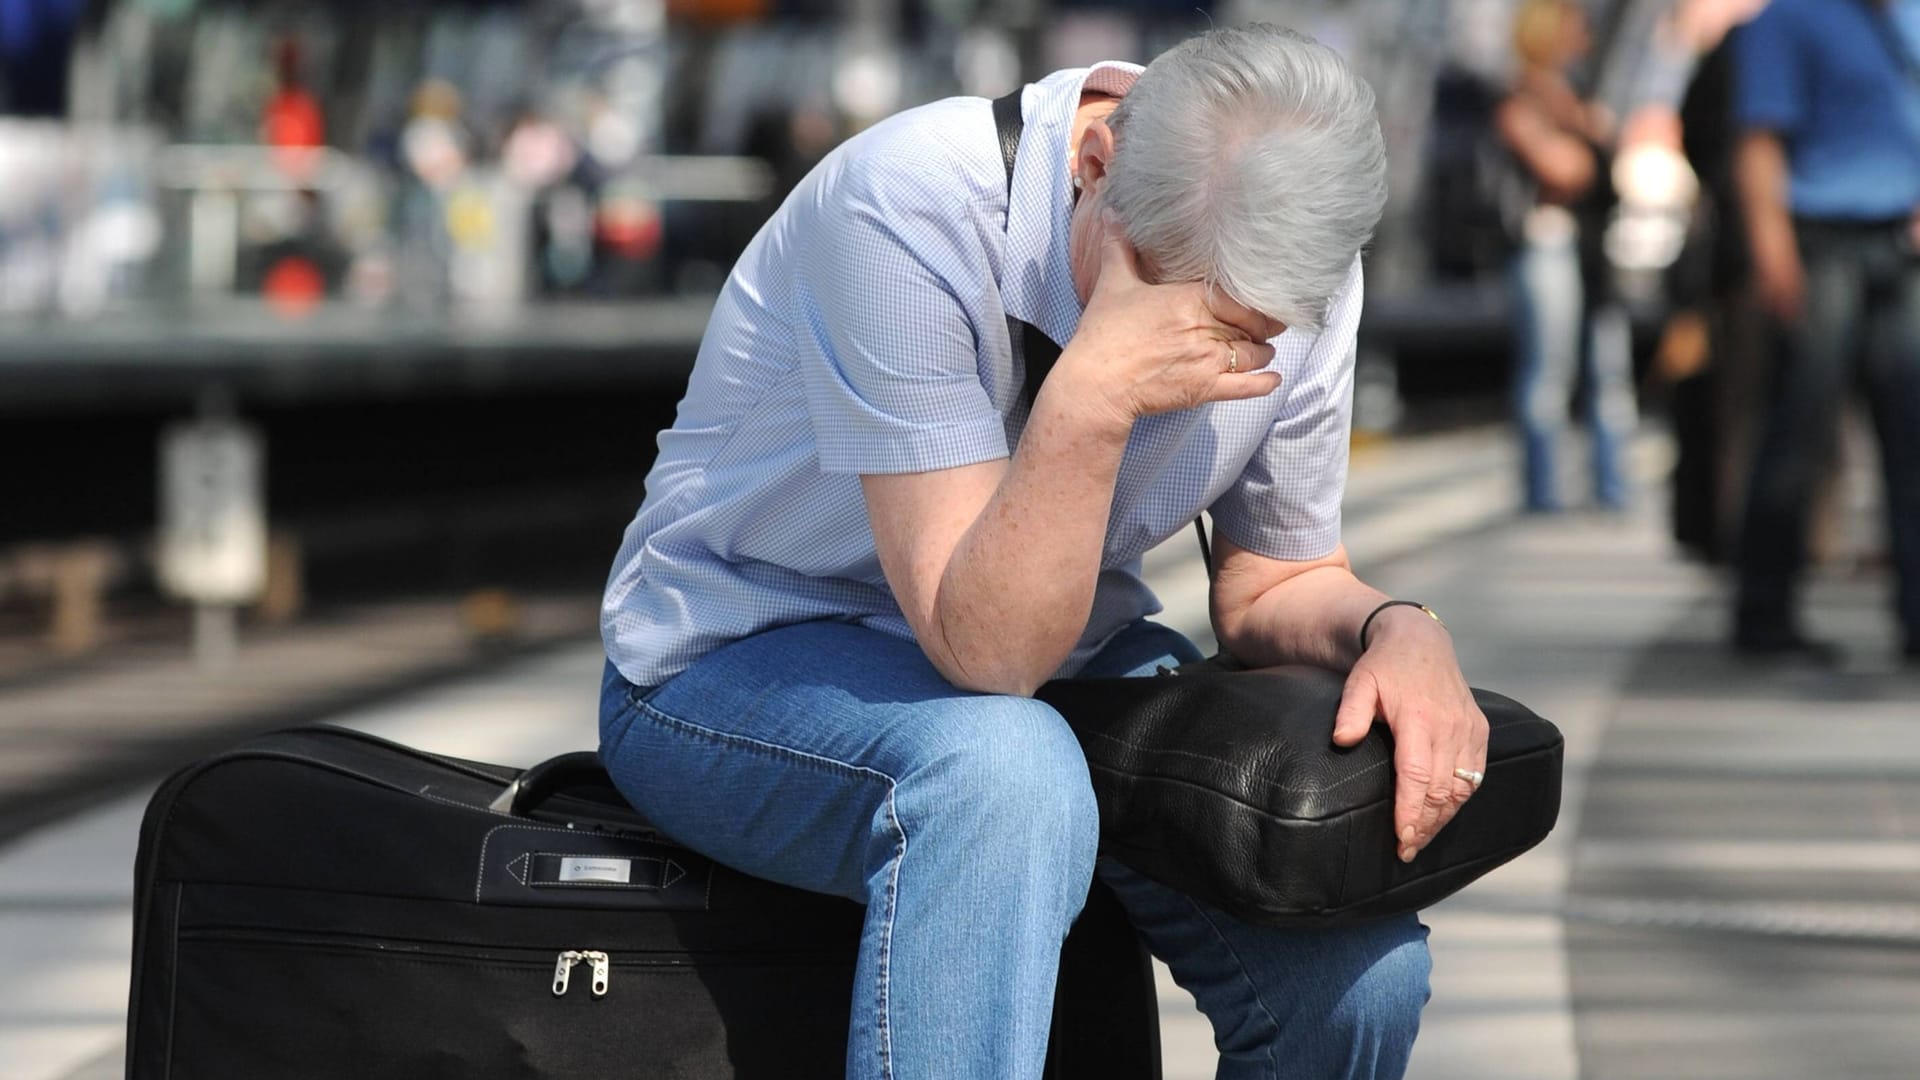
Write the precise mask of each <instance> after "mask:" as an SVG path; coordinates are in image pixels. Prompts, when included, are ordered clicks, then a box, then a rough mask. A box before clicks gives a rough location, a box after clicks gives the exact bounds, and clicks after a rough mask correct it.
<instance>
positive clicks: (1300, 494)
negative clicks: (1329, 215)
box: [1209, 258, 1365, 562]
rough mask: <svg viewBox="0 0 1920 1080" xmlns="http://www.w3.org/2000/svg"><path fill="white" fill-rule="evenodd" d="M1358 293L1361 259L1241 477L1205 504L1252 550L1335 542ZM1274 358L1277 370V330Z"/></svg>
mask: <svg viewBox="0 0 1920 1080" xmlns="http://www.w3.org/2000/svg"><path fill="white" fill-rule="evenodd" d="M1364 299H1365V284H1364V282H1363V279H1362V277H1361V272H1360V260H1359V259H1358V258H1355V259H1354V262H1353V269H1352V270H1351V271H1349V272H1348V275H1347V283H1346V284H1345V285H1344V286H1342V287H1341V290H1340V292H1339V293H1338V294H1337V295H1335V297H1334V299H1333V302H1332V304H1331V305H1329V317H1328V319H1327V325H1326V329H1324V330H1323V331H1321V333H1320V335H1319V336H1318V337H1317V338H1314V339H1313V341H1312V343H1311V344H1310V345H1308V346H1306V349H1307V354H1306V357H1305V359H1304V360H1303V361H1302V362H1301V363H1300V365H1299V367H1298V370H1297V373H1296V374H1294V376H1293V380H1294V383H1293V389H1292V392H1291V393H1288V394H1287V397H1286V400H1285V401H1284V402H1283V403H1282V404H1281V405H1280V411H1279V415H1278V416H1277V417H1275V419H1274V421H1273V427H1272V429H1271V430H1270V431H1269V432H1268V433H1267V437H1266V439H1265V440H1263V441H1262V442H1261V444H1260V447H1259V449H1257V450H1255V451H1254V454H1253V457H1252V458H1251V459H1249V460H1248V462H1247V464H1246V467H1245V468H1244V469H1243V470H1241V473H1240V477H1239V479H1238V480H1236V481H1235V482H1234V484H1233V486H1232V487H1231V488H1229V489H1228V490H1227V492H1226V493H1225V494H1224V495H1222V496H1221V497H1220V498H1219V499H1217V500H1215V502H1214V504H1213V505H1212V506H1211V507H1210V508H1209V510H1210V512H1211V513H1212V514H1213V521H1214V525H1215V527H1216V528H1218V529H1219V530H1220V532H1221V533H1222V534H1224V535H1225V536H1226V537H1227V538H1228V539H1230V540H1232V541H1233V542H1234V543H1235V544H1238V545H1239V546H1241V547H1243V548H1246V549H1247V550H1248V551H1251V552H1253V553H1255V554H1256V555H1265V556H1266V557H1267V558H1269V559H1282V560H1285V561H1288V562H1301V561H1306V560H1310V559H1319V558H1324V557H1325V556H1327V555H1330V554H1332V553H1333V551H1334V549H1335V548H1337V547H1339V546H1340V503H1341V501H1342V500H1343V499H1344V498H1345V496H1346V490H1347V449H1348V441H1349V439H1350V438H1351V434H1352V428H1353V366H1354V359H1355V357H1356V355H1357V346H1356V335H1357V334H1358V331H1359V328H1360V308H1361V305H1362V303H1363V301H1364ZM1276 347H1277V348H1279V349H1280V350H1281V356H1278V357H1276V358H1275V363H1276V365H1277V366H1278V369H1279V370H1281V372H1282V375H1283V376H1284V375H1285V374H1286V368H1287V367H1288V365H1286V364H1285V362H1284V360H1283V359H1282V357H1284V354H1285V350H1286V347H1287V339H1286V337H1285V336H1284V335H1283V336H1282V337H1281V338H1280V339H1279V340H1278V341H1277V342H1276Z"/></svg>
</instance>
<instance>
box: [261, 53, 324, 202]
mask: <svg viewBox="0 0 1920 1080" xmlns="http://www.w3.org/2000/svg"><path fill="white" fill-rule="evenodd" d="M274 68H275V73H276V78H275V82H276V83H277V84H278V85H277V87H276V88H275V90H274V92H273V96H272V97H271V98H269V99H267V108H266V112H265V113H264V114H262V116H261V119H260V141H261V142H264V143H266V144H267V145H268V146H271V147H273V148H274V149H275V150H276V151H279V152H277V153H275V154H274V163H275V164H276V165H278V166H279V168H280V170H281V171H282V172H284V173H286V174H287V175H289V176H292V177H295V178H304V177H305V176H307V175H309V174H310V173H312V172H313V171H314V169H315V168H316V167H317V166H318V164H319V155H317V154H311V153H307V152H306V151H309V150H312V149H313V148H315V147H320V146H325V145H326V144H327V118H326V115H325V114H324V113H322V112H321V110H320V102H319V101H318V100H317V99H315V98H314V96H313V95H312V94H310V93H308V92H307V88H306V87H305V86H304V85H303V84H302V82H301V79H300V43H299V42H297V41H294V40H293V39H291V38H285V39H282V40H281V41H280V42H279V43H278V44H277V45H276V46H275V47H274Z"/></svg>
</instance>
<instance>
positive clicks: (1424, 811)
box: [1393, 732, 1437, 862]
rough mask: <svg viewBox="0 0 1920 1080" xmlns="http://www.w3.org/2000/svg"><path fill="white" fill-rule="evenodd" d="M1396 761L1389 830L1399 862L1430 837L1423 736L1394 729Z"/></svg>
mask: <svg viewBox="0 0 1920 1080" xmlns="http://www.w3.org/2000/svg"><path fill="white" fill-rule="evenodd" d="M1395 735H1396V736H1397V741H1396V743H1395V745H1396V746H1398V747H1399V751H1398V753H1397V755H1396V756H1397V757H1398V758H1399V761H1398V762H1397V763H1396V768H1395V770H1394V771H1395V774H1396V775H1395V782H1394V785H1393V829H1394V838H1395V839H1396V840H1398V841H1399V848H1400V861H1401V862H1412V861H1413V857H1414V856H1415V855H1417V854H1419V853H1420V849H1421V848H1423V847H1425V846H1426V844H1427V841H1428V840H1430V839H1432V838H1433V821H1434V819H1435V817H1436V816H1437V813H1436V808H1435V807H1434V806H1433V805H1432V802H1431V794H1432V791H1433V782H1434V775H1433V747H1432V746H1431V745H1429V744H1428V743H1427V741H1426V740H1425V739H1409V738H1406V737H1405V734H1404V733H1403V732H1396V733H1395Z"/></svg>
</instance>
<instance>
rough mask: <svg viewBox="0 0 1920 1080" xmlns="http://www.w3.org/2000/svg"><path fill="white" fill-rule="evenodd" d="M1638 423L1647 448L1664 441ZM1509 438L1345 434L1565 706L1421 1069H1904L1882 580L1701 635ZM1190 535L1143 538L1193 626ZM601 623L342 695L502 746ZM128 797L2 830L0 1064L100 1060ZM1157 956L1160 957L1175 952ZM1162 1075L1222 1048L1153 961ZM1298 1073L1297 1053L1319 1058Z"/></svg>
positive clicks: (1617, 519)
mask: <svg viewBox="0 0 1920 1080" xmlns="http://www.w3.org/2000/svg"><path fill="white" fill-rule="evenodd" d="M1659 464H1660V463H1659V460H1658V453H1657V448H1656V449H1655V450H1654V451H1653V452H1652V453H1651V454H1650V456H1649V457H1648V458H1647V459H1646V460H1645V461H1644V462H1643V465H1644V466H1645V468H1646V469H1647V470H1648V471H1649V472H1650V473H1651V472H1653V471H1655V470H1657V468H1658V467H1659ZM1515 472H1516V470H1515V469H1514V467H1513V463H1512V461H1511V454H1510V451H1509V449H1508V448H1507V445H1506V440H1505V439H1504V437H1503V436H1501V435H1500V434H1499V433H1497V432H1483V433H1478V434H1473V435H1467V436H1456V437H1450V438H1445V439H1438V440H1426V441H1419V442H1408V443H1397V444H1392V445H1389V446H1386V447H1383V448H1376V449H1373V450H1370V451H1367V452H1365V453H1362V454H1361V455H1359V456H1357V457H1356V462H1355V469H1354V476H1353V483H1352V491H1351V497H1350V500H1349V506H1350V515H1349V522H1348V529H1347V534H1348V538H1349V543H1350V546H1351V548H1352V550H1353V552H1354V555H1355V559H1356V562H1357V563H1358V565H1359V566H1360V569H1361V571H1362V574H1363V576H1365V577H1368V578H1369V579H1370V580H1372V581H1374V582H1375V583H1376V584H1378V585H1380V586H1381V587H1382V588H1384V589H1386V590H1387V591H1389V592H1391V593H1393V594H1395V595H1399V596H1405V597H1409V598H1413V599H1419V600H1421V601H1424V602H1426V603H1428V604H1431V605H1432V606H1434V607H1435V608H1436V609H1437V610H1439V611H1440V612H1441V613H1442V614H1443V615H1445V616H1446V618H1447V621H1448V625H1449V627H1450V628H1451V629H1452V631H1453V633H1454V635H1455V638H1456V640H1457V641H1458V643H1459V648H1460V652H1461V656H1462V660H1463V663H1464V665H1465V667H1466V669H1467V673H1468V675H1469V678H1470V679H1471V680H1472V681H1473V682H1474V683H1475V684H1476V685H1481V686H1487V687H1490V688H1495V689H1499V690H1501V691H1503V692H1505V693H1508V694H1511V695H1513V696H1515V697H1517V698H1519V699H1521V700H1523V701H1525V702H1527V703H1528V704H1529V705H1531V706H1532V707H1534V708H1535V709H1536V710H1537V711H1539V712H1540V713H1542V714H1543V715H1545V716H1547V717H1549V718H1551V719H1553V720H1554V721H1555V722H1557V723H1558V724H1560V726H1561V727H1562V729H1563V730H1564V731H1565V732H1566V734H1567V738H1568V766H1569V771H1568V776H1567V788H1566V799H1565V804H1564V810H1563V816H1562V820H1561V825H1560V827H1559V829H1558V830H1557V831H1556V833H1555V835H1554V836H1553V837H1552V838H1550V839H1549V841H1548V842H1547V843H1546V844H1544V845H1543V846H1542V847H1541V848H1539V849H1538V850H1536V851H1534V852H1532V853H1530V854H1528V855H1527V856H1525V857H1523V858H1521V859H1520V860H1518V861H1516V862H1515V863H1513V864H1511V865H1509V866H1507V867H1505V868H1502V869H1501V870H1499V871H1497V872H1495V873H1494V874H1492V875H1490V876H1489V877H1487V878H1486V879H1484V880H1482V881H1481V882H1479V883H1477V884H1476V885H1474V886H1473V887H1471V888H1469V889H1468V890H1467V891H1465V892H1464V893H1462V894H1461V895H1459V896H1458V897H1456V898H1454V899H1453V900H1450V901H1448V902H1447V903H1444V904H1442V905H1440V906H1438V907H1436V908H1434V909H1432V910H1431V911H1430V912H1428V915H1427V921H1428V922H1429V923H1430V925H1431V926H1432V927H1433V930H1434V933H1433V939H1432V941H1433V950H1434V959H1435V974H1434V998H1433V1001H1432V1003H1431V1004H1430V1005H1429V1007H1428V1010H1427V1013H1426V1019H1425V1026H1424V1030H1423V1034H1422V1037H1421V1040H1420V1043H1419V1044H1418V1046H1417V1048H1416V1054H1415V1061H1414V1065H1413V1068H1412V1070H1411V1072H1410V1075H1411V1076H1413V1077H1416V1078H1418V1080H1453V1078H1461V1080H1465V1078H1469V1077H1471V1078H1474V1080H1489V1078H1508V1077H1510V1078H1514V1080H1602V1078H1604V1080H1614V1078H1621V1080H1626V1078H1647V1080H1655V1078H1660V1080H1666V1078H1674V1077H1729V1078H1731V1077H1741V1078H1763V1080H1765V1078H1772V1077H1780V1078H1783V1080H1784V1078H1787V1077H1795V1078H1801V1080H1804V1078H1807V1077H1821V1078H1823V1080H1824V1078H1851V1077H1861V1078H1867V1077H1895V1076H1901V1077H1912V1076H1915V1075H1920V1073H1916V1070H1915V1068H1914V1066H1913V1063H1914V1062H1916V1061H1920V1025H1916V1024H1914V1023H1913V1022H1912V1018H1913V1017H1914V1016H1915V1015H1917V1014H1920V802H1916V797H1915V795H1914V792H1915V791H1916V790H1920V789H1917V788H1916V785H1915V784H1914V782H1913V781H1914V778H1915V774H1916V773H1917V772H1920V705H1917V704H1916V703H1917V702H1920V679H1916V678H1915V677H1914V676H1913V675H1911V674H1903V673H1900V672H1898V671H1895V670H1893V669H1892V665H1891V663H1890V655H1889V652H1888V642H1889V641H1890V640H1891V639H1890V630H1889V628H1888V627H1887V625H1886V623H1885V620H1884V618H1883V617H1881V616H1880V615H1879V614H1878V612H1879V609H1880V597H1881V596H1882V595H1883V594H1882V592H1881V590H1882V589H1883V588H1884V585H1883V584H1882V583H1880V582H1877V581H1873V580H1870V579H1863V580H1835V581H1829V582H1823V583H1822V584H1821V585H1820V587H1819V588H1818V589H1817V590H1816V601H1817V605H1816V621H1817V624H1818V625H1819V626H1820V627H1821V628H1822V629H1824V630H1827V631H1829V632H1830V633H1832V634H1833V635H1834V636H1836V637H1838V638H1840V639H1841V640H1842V641H1843V642H1844V643H1845V644H1846V645H1847V646H1848V647H1849V649H1850V652H1851V655H1852V656H1853V657H1854V659H1853V660H1852V661H1851V662H1850V664H1849V666H1848V667H1847V668H1845V669H1843V670H1841V671H1839V672H1829V673H1821V672H1807V671H1798V670H1788V669H1773V668H1763V667H1762V668H1756V667H1751V666H1743V665H1738V664H1735V663H1733V662H1731V661H1730V660H1727V659H1726V658H1725V657H1724V656H1723V655H1722V653H1721V651H1720V648H1719V639H1720V632H1721V631H1720V622H1719V618H1720V608H1721V603H1720V600H1719V595H1720V594H1719V586H1718V583H1717V582H1716V581H1715V580H1714V578H1713V576H1712V575H1709V574H1706V573H1703V572H1701V571H1700V570H1698V569H1696V568H1693V567H1689V566H1686V565H1684V564H1681V563H1679V562H1677V561H1675V559H1674V558H1673V557H1672V556H1671V554H1670V551H1669V545H1668V544H1667V542H1666V540H1665V538H1664V535H1663V532H1662V524H1663V523H1662V521H1661V520H1660V516H1659V514H1658V513H1657V512H1656V510H1655V509H1654V508H1653V507H1652V505H1651V504H1652V503H1653V502H1655V501H1656V500H1655V499H1654V498H1651V497H1650V498H1649V500H1648V503H1649V506H1648V507H1647V508H1644V509H1643V510H1641V511H1639V512H1636V513H1634V514H1631V515H1626V516H1607V517H1601V516H1582V515H1573V516H1567V517H1560V518H1550V519H1539V518H1519V517H1516V516H1514V515H1513V514H1512V513H1511V512H1510V510H1509V508H1510V507H1511V506H1512V505H1513V491H1514V486H1513V480H1512V478H1513V476H1514V474H1515ZM1191 550H1192V541H1191V538H1190V537H1186V536H1182V537H1179V538H1176V539H1175V540H1174V541H1172V542H1170V543H1169V545H1168V546H1167V547H1166V548H1164V549H1163V550H1162V551H1161V552H1158V553H1156V554H1155V556H1154V557H1153V559H1152V560H1150V566H1151V568H1152V572H1153V574H1154V576H1155V580H1156V583H1157V584H1158V585H1159V587H1160V588H1161V589H1162V594H1163V596H1164V598H1165V599H1166V601H1167V608H1168V610H1167V613H1166V617H1167V619H1168V621H1170V622H1171V623H1173V624H1174V625H1176V626H1178V627H1179V628H1181V629H1183V630H1186V631H1187V632H1189V633H1191V634H1193V635H1194V636H1196V637H1201V638H1204V637H1205V636H1206V634H1205V605H1204V597H1203V595H1202V589H1203V584H1202V579H1201V576H1200V571H1199V567H1198V558H1197V556H1196V555H1193V554H1191ZM599 662H600V661H599V654H598V651H597V649H596V648H594V647H592V646H587V647H582V648H575V649H569V650H565V651H561V652H556V653H553V654H551V655H548V656H545V657H541V658H536V659H533V660H529V661H525V662H521V663H516V664H513V665H511V666H509V667H506V668H503V669H501V670H497V671H494V672H490V673H488V674H486V675H485V676H482V677H478V678H473V679H469V680H462V681H459V682H456V683H451V684H445V685H442V686H440V687H439V688H436V689H433V690H431V691H428V692H423V693H417V694H412V695H408V696H404V697H401V698H398V699H395V700H392V701H389V702H386V703H384V704H382V705H380V706H378V707H374V708H361V709H357V710H355V711H353V712H352V713H350V714H349V715H345V716H341V717H337V718H336V719H339V720H342V721H344V722H348V723H351V724H353V725H355V726H360V727H364V728H367V729H369V730H374V731H378V732H380V733H382V734H385V735H387V736H389V737H393V738H399V739H403V740H406V741H409V742H413V743H416V744H418V745H422V746H425V747H429V748H431V749H435V750H440V751H443V752H448V753H454V754H460V755H463V756H472V757H479V758H482V759H486V760H493V761H502V762H509V763H516V764H525V763H530V762H532V761H534V760H536V759H538V758H540V757H543V756H545V755H547V754H549V753H553V752H558V751H560V750H566V749H574V748H578V747H581V746H587V745H591V743H592V740H593V710H594V693H595V688H596V687H595V678H596V675H597V672H598V668H599ZM142 801H143V796H139V795H136V796H134V797H130V798H127V799H124V800H122V801H121V802H119V803H116V804H113V805H110V806H105V807H102V808H99V809H97V810H95V811H92V812H90V813H88V814H85V815H83V816H80V817H76V818H73V819H70V820H67V821H64V822H61V823H60V824H58V825H57V826H54V827H50V828H45V829H41V830H38V831H36V832H34V833H32V834H29V835H28V836H27V837H25V838H23V839H22V840H20V841H18V842H16V843H14V844H12V845H10V846H7V847H4V848H0V959H4V961H5V963H6V966H7V970H8V971H9V973H10V975H11V977H10V978H9V979H6V980H0V1075H4V1076H5V1077H7V1078H8V1080H94V1078H97V1077H106V1076H117V1075H119V1061H118V1055H119V1044H120V1039H121V1038H122V1030H121V1026H122V1022H123V1010H124V1001H125V993H126V978H127V952H128V948H129V945H130V929H129V926H128V921H129V915H128V908H127V905H128V891H129V883H128V877H129V868H130V866H131V862H132V855H133V845H134V830H135V826H136V824H137V820H138V814H139V810H140V805H141V802H142ZM1162 974H1163V980H1164V972H1163V973H1162ZM1163 990H1164V993H1163V997H1162V1023H1163V1032H1164V1041H1165V1057H1166V1076H1167V1078H1168V1080H1200V1078H1204V1077H1209V1076H1211V1075H1212V1073H1213V1068H1214V1056H1213V1052H1212V1048H1211V1036H1210V1032H1209V1030H1208V1028H1207V1025H1206V1023H1205V1021H1204V1020H1203V1019H1202V1018H1201V1017H1199V1016H1198V1014H1197V1013H1195V1012H1194V1011H1193V1008H1192V1004H1191V1001H1190V999H1188V998H1187V997H1186V996H1185V995H1184V994H1183V993H1181V992H1179V991H1178V990H1177V988H1174V987H1172V986H1171V985H1170V984H1167V985H1164V986H1163ZM1309 1080H1310V1078H1309Z"/></svg>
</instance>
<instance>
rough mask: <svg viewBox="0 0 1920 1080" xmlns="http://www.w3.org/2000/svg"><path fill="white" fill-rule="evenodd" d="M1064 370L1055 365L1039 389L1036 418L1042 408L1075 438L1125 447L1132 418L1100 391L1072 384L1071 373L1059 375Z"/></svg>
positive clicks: (1079, 381)
mask: <svg viewBox="0 0 1920 1080" xmlns="http://www.w3.org/2000/svg"><path fill="white" fill-rule="evenodd" d="M1062 359H1063V360H1064V359H1065V355H1064V354H1062ZM1066 366H1067V365H1066V364H1065V363H1061V364H1059V365H1056V366H1055V368H1054V370H1053V373H1052V374H1051V375H1049V376H1048V377H1047V381H1046V384H1045V385H1044V386H1042V387H1041V389H1040V397H1039V398H1038V399H1036V400H1035V401H1034V403H1033V407H1034V413H1035V414H1036V417H1037V415H1038V414H1039V412H1040V410H1041V409H1042V408H1043V407H1044V408H1046V409H1049V410H1051V411H1052V412H1053V413H1054V415H1055V416H1056V417H1057V418H1058V420H1059V421H1060V423H1062V424H1063V425H1065V426H1066V427H1067V429H1068V430H1069V431H1071V432H1072V433H1074V434H1075V435H1077V436H1080V437H1083V438H1092V439H1097V440H1099V441H1102V442H1108V443H1118V444H1119V445H1122V446H1124V445H1126V442H1127V440H1128V438H1130V437H1131V436H1132V435H1133V420H1134V418H1133V415H1132V414H1131V413H1129V412H1128V411H1127V410H1126V409H1125V408H1123V407H1122V406H1121V405H1120V404H1119V403H1117V402H1114V401H1112V400H1111V399H1110V398H1109V397H1108V395H1107V394H1105V393H1104V392H1102V390H1101V388H1099V387H1097V386H1092V385H1087V383H1086V381H1085V380H1076V379H1075V377H1074V375H1073V374H1072V373H1071V372H1069V371H1063V370H1062V369H1063V368H1066ZM1042 403H1044V406H1043V404H1042ZM1031 422H1032V421H1031V420H1029V423H1031Z"/></svg>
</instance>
